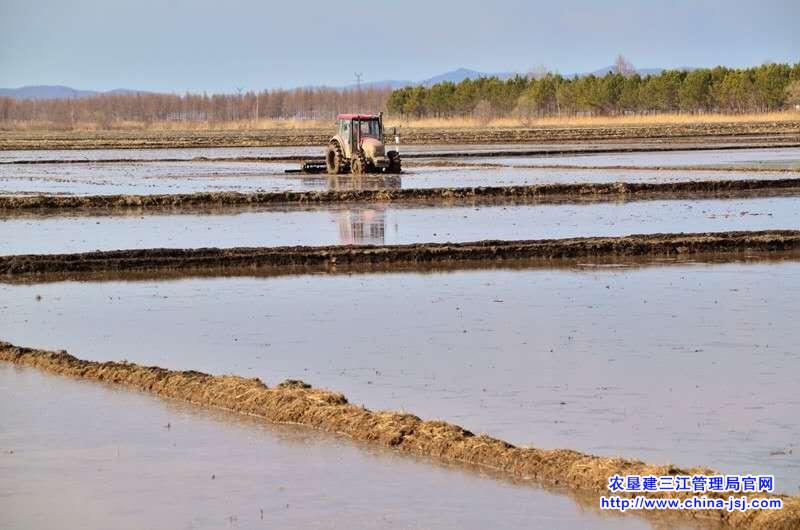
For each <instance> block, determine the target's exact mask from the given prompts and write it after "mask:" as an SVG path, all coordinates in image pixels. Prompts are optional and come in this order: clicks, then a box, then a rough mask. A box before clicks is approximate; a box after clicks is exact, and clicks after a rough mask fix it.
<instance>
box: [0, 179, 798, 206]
mask: <svg viewBox="0 0 800 530" xmlns="http://www.w3.org/2000/svg"><path fill="white" fill-rule="evenodd" d="M770 192H773V193H774V192H778V193H781V194H784V195H786V194H800V178H783V179H748V180H702V181H685V182H661V183H651V182H604V183H575V184H536V185H532V186H494V187H478V188H406V189H379V190H329V191H285V192H270V193H238V192H207V193H183V194H161V195H87V196H62V195H22V196H13V195H12V196H0V213H3V211H4V210H5V211H6V212H10V211H14V210H17V211H19V210H75V209H81V208H95V209H114V208H126V209H132V208H133V209H163V208H181V207H196V206H215V207H222V206H253V205H270V204H336V203H367V202H431V201H448V202H458V201H486V202H497V201H503V202H508V201H525V202H530V201H536V202H541V203H543V202H570V201H587V200H590V201H598V200H606V201H610V200H621V199H624V200H644V199H664V198H671V197H675V198H707V197H742V196H748V195H749V196H752V194H754V193H770Z"/></svg>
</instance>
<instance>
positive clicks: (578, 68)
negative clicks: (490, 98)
mask: <svg viewBox="0 0 800 530" xmlns="http://www.w3.org/2000/svg"><path fill="white" fill-rule="evenodd" d="M329 5H330V4H329V3H325V2H320V1H319V0H309V1H307V2H304V3H293V4H286V5H284V4H281V5H270V4H264V3H259V2H254V1H249V0H247V1H246V0H240V1H238V2H235V1H232V2H228V3H227V4H225V5H222V4H220V3H218V2H210V1H208V0H199V1H196V2H190V1H187V0H179V1H176V2H172V3H170V4H169V5H163V4H162V3H160V2H155V1H154V0H142V1H139V2H135V3H133V2H109V1H100V0H79V1H77V2H70V5H65V4H64V3H61V2H56V1H55V0H32V1H28V2H22V1H21V0H5V1H4V2H3V4H2V5H1V6H0V86H2V87H8V88H14V87H21V86H26V85H66V86H70V87H73V88H76V89H87V90H99V91H106V90H111V89H115V88H128V89H134V90H143V91H155V92H184V91H192V92H203V91H207V92H233V91H235V90H236V88H237V87H241V88H243V89H245V90H254V89H259V90H260V89H268V88H279V87H284V88H290V87H295V86H320V85H328V86H343V85H349V84H353V83H354V82H355V79H354V73H355V72H361V73H362V74H363V80H364V81H365V82H369V81H381V80H388V79H395V80H412V81H418V80H422V79H426V78H429V77H432V76H434V75H438V74H441V73H444V72H446V71H450V70H453V69H456V68H459V67H465V68H469V69H474V70H478V71H484V72H498V71H518V72H525V71H527V70H529V69H531V68H534V67H537V66H540V65H541V66H545V67H547V68H549V69H552V70H555V71H559V72H562V73H576V72H588V71H593V70H596V69H598V68H602V67H604V66H607V65H609V64H611V62H612V61H613V59H614V57H615V56H616V55H617V54H618V53H622V54H624V55H625V56H626V57H627V58H628V59H629V60H630V61H631V62H632V63H633V64H634V65H635V66H636V67H638V68H678V67H684V66H690V67H710V66H716V65H718V64H722V65H725V66H729V67H747V66H754V65H758V64H761V63H763V62H765V61H775V62H789V63H794V62H798V61H800V32H797V31H795V28H794V21H795V20H797V19H798V18H800V4H798V3H797V2H793V1H786V0H769V1H763V2H760V3H758V4H749V5H742V4H730V3H727V2H724V1H717V0H714V1H699V2H689V1H686V0H679V1H676V2H672V3H671V4H670V5H649V4H644V5H640V4H639V3H636V2H633V1H632V0H614V1H612V2H606V3H603V4H602V5H596V4H595V3H594V2H589V1H586V0H571V1H565V2H561V3H560V4H559V5H558V6H555V5H551V4H549V3H538V2H535V3H534V2H524V1H521V0H498V1H497V2H494V3H493V4H492V6H491V7H486V4H485V3H483V2H478V1H477V0H464V1H461V2H458V3H456V4H454V5H442V4H438V3H437V4H434V3H429V2H428V3H426V2H422V1H420V0H409V1H407V2H404V3H402V4H397V5H392V4H389V5H385V4H381V3H375V2H357V1H347V0H345V1H343V2H340V3H339V4H337V5H341V6H342V7H341V8H340V12H344V13H349V12H353V13H359V12H361V13H365V14H364V15H363V16H361V17H359V20H363V21H364V22H363V27H352V25H350V24H347V25H345V24H344V23H343V22H331V21H332V20H334V19H335V20H338V21H346V20H348V18H347V16H341V15H340V16H337V17H335V18H332V17H331V16H329V14H328V13H327V12H326V11H325V9H326V8H327V6H329ZM371 20H372V21H375V24H374V25H369V24H370V21H371ZM353 33H355V34H356V38H355V39H354V38H353ZM354 40H355V41H356V42H353V41H354ZM351 49H352V51H351ZM343 50H348V52H345V51H343Z"/></svg>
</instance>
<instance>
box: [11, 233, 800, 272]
mask: <svg viewBox="0 0 800 530" xmlns="http://www.w3.org/2000/svg"><path fill="white" fill-rule="evenodd" d="M797 250H800V231H798V230H768V231H761V232H720V233H699V234H650V235H631V236H624V237H582V238H569V239H543V240H526V241H478V242H468V243H418V244H411V245H380V246H377V245H376V246H371V245H362V246H341V245H336V246H322V247H303V246H296V247H261V248H227V249H219V248H200V249H141V250H112V251H106V252H85V253H76V254H51V255H44V254H43V255H18V256H0V274H5V275H7V276H12V275H27V274H54V273H67V272H122V271H153V270H180V271H190V270H199V269H205V270H208V269H218V268H235V267H238V268H249V269H251V270H256V269H259V268H270V267H285V268H292V267H298V268H302V267H319V268H323V267H324V268H326V269H334V268H336V267H337V266H343V267H349V266H378V267H380V266H382V265H389V264H391V265H393V266H402V265H407V264H426V265H427V264H437V263H438V264H442V263H452V262H458V261H480V260H493V261H501V260H524V259H536V260H564V259H574V258H581V257H583V258H592V259H594V258H604V257H614V256H617V257H618V256H626V257H631V256H676V255H690V254H718V253H748V254H750V253H755V252H787V251H797Z"/></svg>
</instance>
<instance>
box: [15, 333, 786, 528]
mask: <svg viewBox="0 0 800 530" xmlns="http://www.w3.org/2000/svg"><path fill="white" fill-rule="evenodd" d="M0 360H3V361H6V362H11V363H14V364H17V365H24V366H31V367H36V368H39V369H41V370H44V371H47V372H51V373H56V374H62V375H67V376H72V377H80V378H84V379H93V380H97V381H103V382H107V383H113V384H118V385H123V386H127V387H131V388H135V389H138V390H142V391H145V392H149V393H151V394H155V395H157V396H162V397H166V398H172V399H179V400H182V401H188V402H191V403H195V404H197V405H202V406H206V407H215V408H221V409H226V410H231V411H235V412H239V413H243V414H249V415H252V416H257V417H260V418H264V419H266V420H268V421H271V422H276V423H291V424H299V425H306V426H309V427H313V428H316V429H320V430H323V431H327V432H331V433H337V434H341V435H344V436H347V437H349V438H352V439H354V440H358V441H362V442H371V443H376V444H381V445H384V446H389V447H393V448H396V449H398V450H400V451H403V452H407V453H413V454H417V455H422V456H426V457H431V458H434V459H440V460H443V461H450V462H464V463H468V464H471V465H476V466H482V467H486V468H490V469H493V470H495V471H498V472H501V473H504V474H508V475H509V476H513V477H517V478H523V479H529V480H532V481H535V482H537V483H541V484H544V485H548V486H556V487H560V488H570V489H574V490H580V491H587V492H592V493H598V494H600V493H607V490H606V485H607V483H608V477H609V476H610V475H613V474H620V475H628V474H636V475H655V476H662V475H693V474H712V473H713V471H711V470H709V469H704V468H689V469H679V468H677V467H674V466H670V465H650V464H645V463H643V462H639V461H634V460H626V459H623V458H604V457H598V456H593V455H587V454H582V453H579V452H576V451H572V450H568V449H554V450H543V449H536V448H521V447H515V446H513V445H511V444H509V443H506V442H503V441H502V440H497V439H494V438H490V437H489V436H486V435H477V436H476V435H474V434H473V433H471V432H469V431H467V430H465V429H463V428H461V427H459V426H456V425H452V424H448V423H445V422H443V421H424V420H422V419H420V418H418V417H416V416H414V415H412V414H403V413H398V412H391V411H371V410H368V409H366V408H364V407H359V406H356V405H352V404H350V403H348V401H347V399H346V398H345V397H344V396H343V395H342V394H338V393H335V392H330V391H326V390H318V389H313V388H311V387H310V386H309V385H307V384H305V383H303V382H302V381H295V380H289V381H285V382H283V383H281V384H279V385H277V386H275V387H271V388H270V387H267V386H266V385H265V384H264V383H262V382H261V381H260V380H258V379H246V378H243V377H238V376H232V375H228V376H212V375H208V374H204V373H200V372H195V371H183V372H178V371H172V370H167V369H164V368H158V367H145V366H139V365H136V364H132V363H127V362H122V363H116V362H105V363H98V362H91V361H84V360H80V359H77V358H75V357H73V356H71V355H69V354H67V353H66V352H63V351H62V352H52V351H44V350H35V349H28V348H20V347H16V346H13V345H11V344H8V343H4V342H0ZM670 495H671V496H672V497H677V496H679V495H678V494H676V493H672V494H670ZM690 495H691V493H689V494H684V496H690ZM709 496H711V495H709ZM782 499H783V502H784V507H783V509H781V510H780V511H749V512H745V513H741V512H735V513H728V512H727V511H706V512H704V513H703V514H702V515H703V516H704V517H712V518H713V519H714V520H717V521H724V522H726V523H728V524H730V525H731V526H733V527H738V528H755V529H766V528H770V529H795V528H798V526H800V498H798V497H789V496H783V497H782ZM685 513H686V516H687V517H693V516H694V515H696V514H692V513H691V512H685Z"/></svg>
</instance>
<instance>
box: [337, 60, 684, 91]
mask: <svg viewBox="0 0 800 530" xmlns="http://www.w3.org/2000/svg"><path fill="white" fill-rule="evenodd" d="M677 70H693V68H690V67H682V68H677ZM613 71H614V66H613V65H610V66H606V67H604V68H598V69H597V70H594V71H592V72H580V73H571V74H561V75H562V76H563V77H565V78H572V77H575V76H576V75H577V76H578V77H585V76H587V75H595V76H598V77H602V76H604V75H606V74H607V73H609V72H613ZM663 71H664V68H637V69H636V73H637V74H639V75H640V76H642V77H646V76H648V75H658V74H660V73H661V72H663ZM515 75H525V74H524V73H523V72H479V71H478V70H470V69H469V68H456V69H455V70H450V71H449V72H445V73H443V74H439V75H435V76H433V77H429V78H428V79H423V80H422V81H410V80H403V81H401V80H397V79H386V80H383V81H370V82H365V83H361V86H362V87H390V88H403V87H407V86H420V85H421V86H427V87H429V86H431V85H435V84H436V83H441V82H443V81H450V82H452V83H460V82H461V81H463V80H464V79H478V78H479V77H497V78H499V79H509V78H511V77H514V76H515ZM343 88H356V85H348V86H346V87H343Z"/></svg>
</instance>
